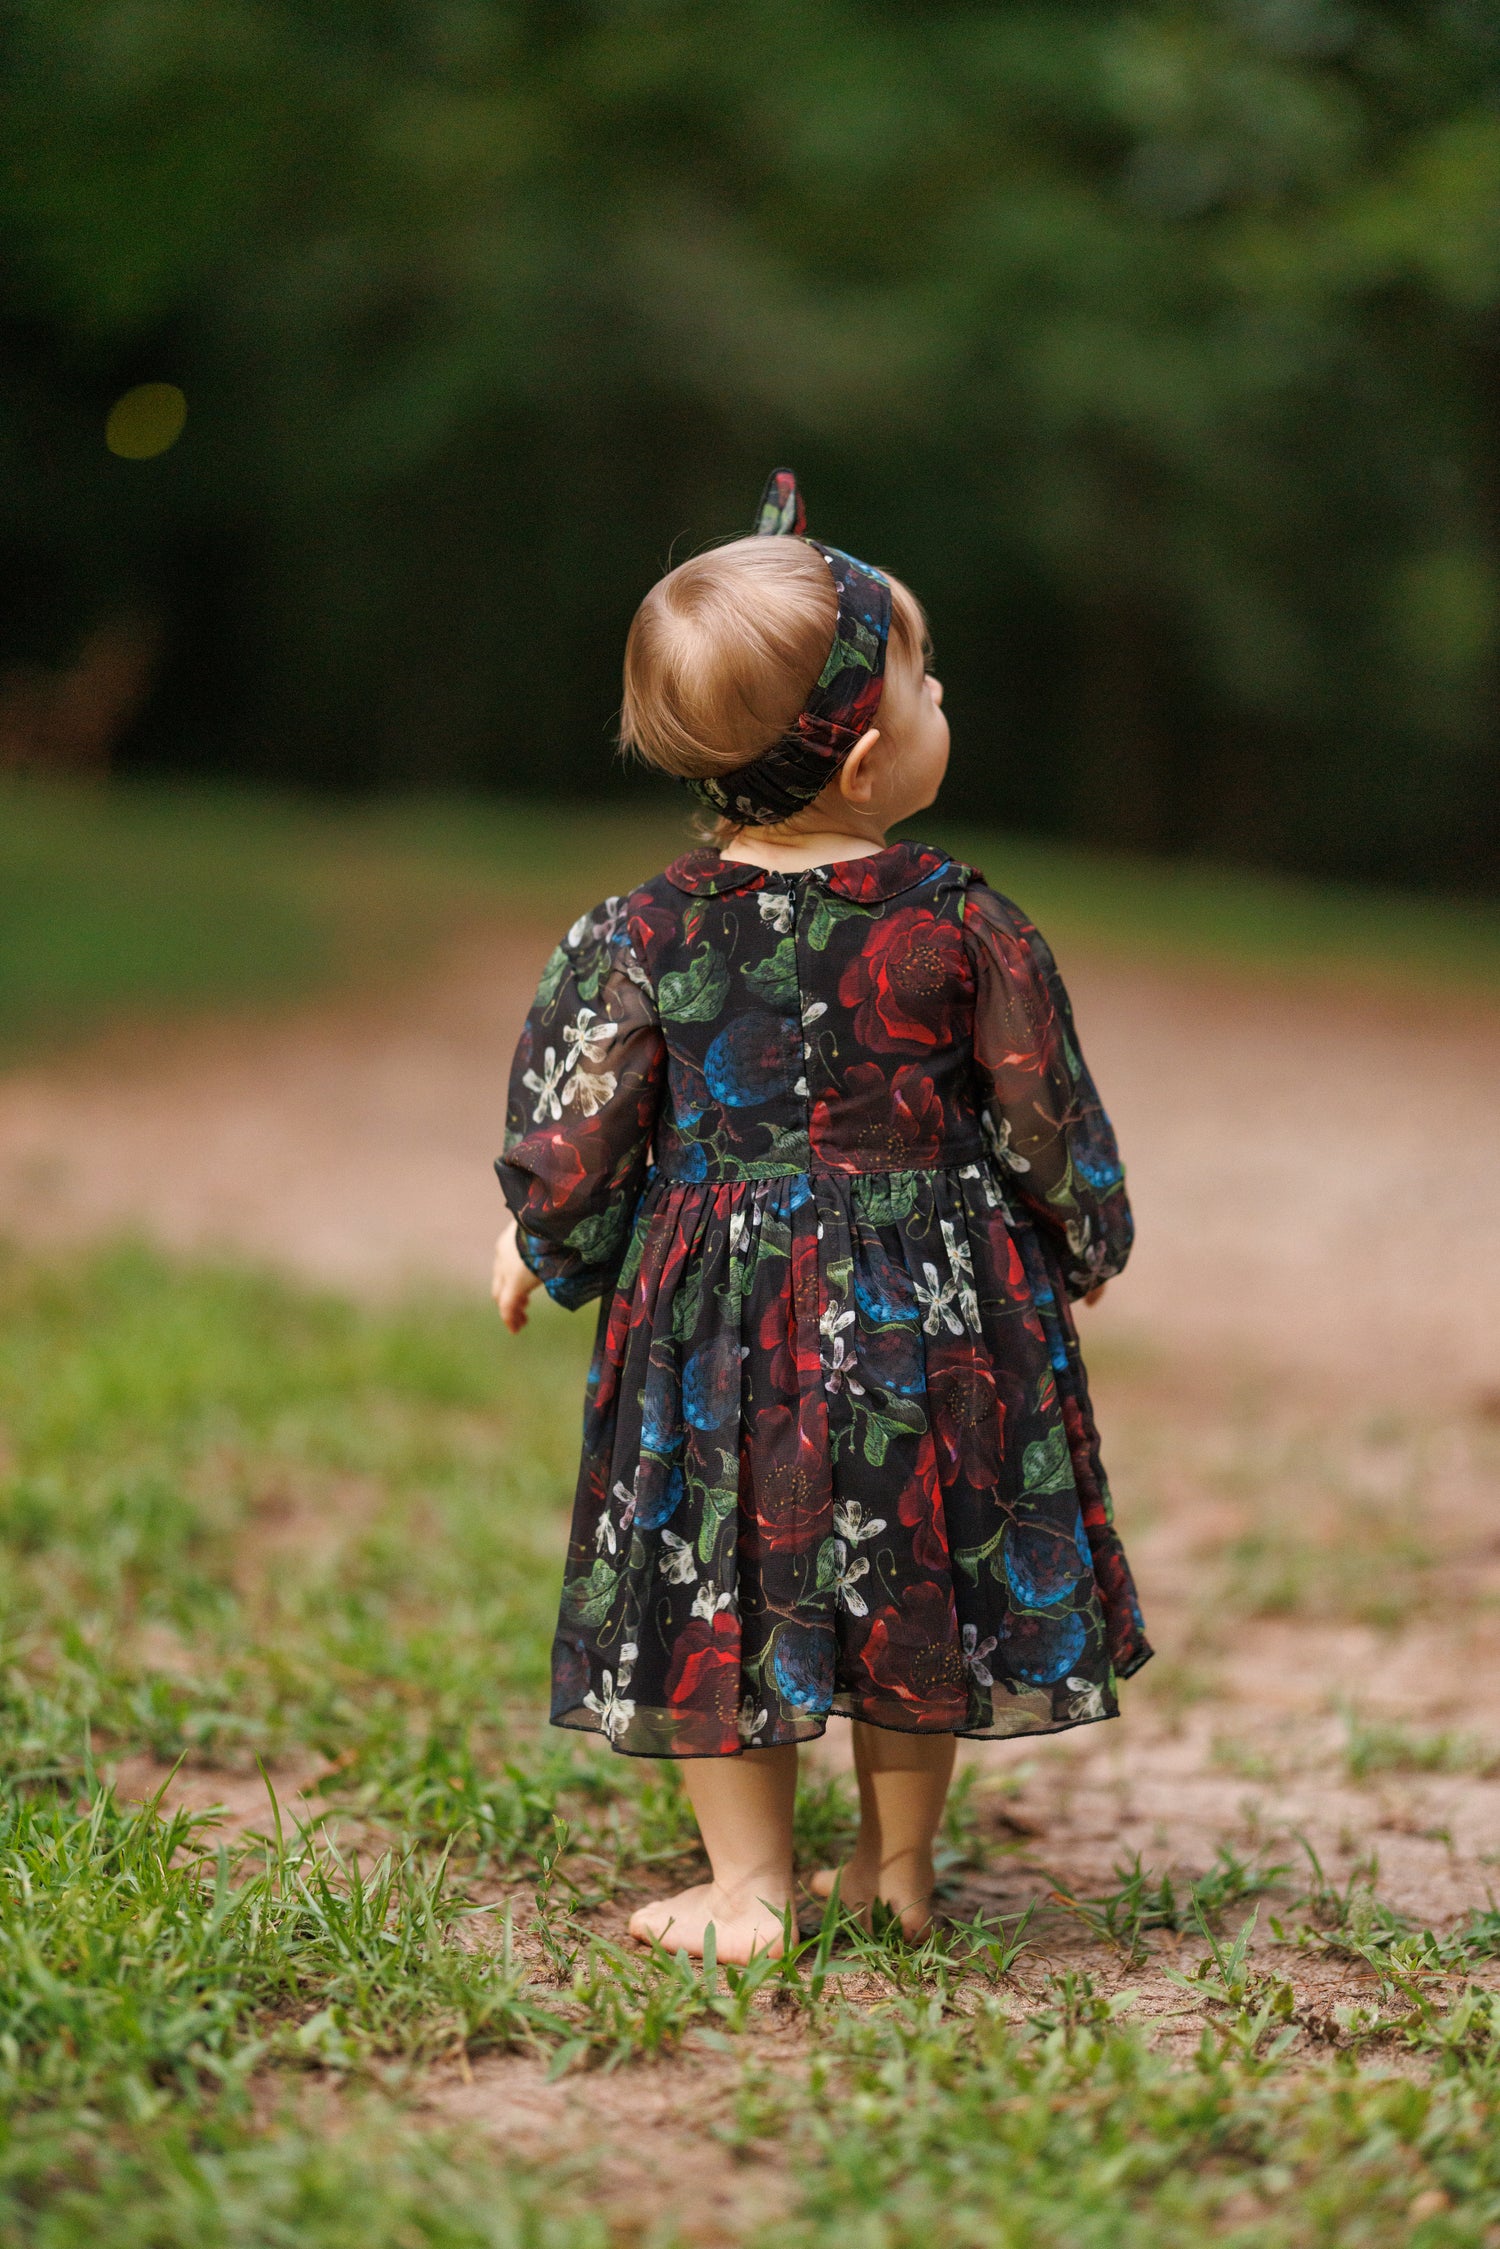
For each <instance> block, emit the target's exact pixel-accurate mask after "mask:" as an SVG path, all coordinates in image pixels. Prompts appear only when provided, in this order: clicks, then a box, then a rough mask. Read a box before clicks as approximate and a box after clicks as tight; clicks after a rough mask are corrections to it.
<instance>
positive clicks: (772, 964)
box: [740, 937, 797, 1007]
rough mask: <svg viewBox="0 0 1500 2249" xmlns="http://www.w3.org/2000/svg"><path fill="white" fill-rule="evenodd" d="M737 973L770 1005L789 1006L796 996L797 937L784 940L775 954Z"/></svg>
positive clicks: (784, 938) (754, 962) (752, 963)
mask: <svg viewBox="0 0 1500 2249" xmlns="http://www.w3.org/2000/svg"><path fill="white" fill-rule="evenodd" d="M740 974H741V975H742V976H743V977H744V979H745V982H746V983H747V984H748V985H749V986H750V988H751V990H752V991H754V992H758V993H759V995H760V997H761V998H762V999H763V1000H766V1001H768V1002H769V1003H770V1004H771V1005H772V1006H774V1007H782V1006H790V1005H791V1004H792V1003H793V1002H794V1001H795V1000H796V997H797V940H796V938H795V937H783V938H782V940H781V943H780V944H779V945H778V946H777V948H776V950H775V952H774V953H770V954H768V955H767V956H766V958H765V959H764V960H759V961H752V962H751V963H750V964H749V965H748V966H747V967H745V968H742V969H741V970H740Z"/></svg>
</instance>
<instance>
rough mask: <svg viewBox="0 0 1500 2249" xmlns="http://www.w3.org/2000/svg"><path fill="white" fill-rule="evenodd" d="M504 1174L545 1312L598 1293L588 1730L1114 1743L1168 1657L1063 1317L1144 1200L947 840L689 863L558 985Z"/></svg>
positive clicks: (638, 897) (586, 1483)
mask: <svg viewBox="0 0 1500 2249" xmlns="http://www.w3.org/2000/svg"><path fill="white" fill-rule="evenodd" d="M499 1170H500V1175H501V1179H502V1183H503V1185H504V1188H505V1192H506V1195H507V1197H508V1199H509V1201H510V1203H511V1206H512V1208H513V1209H514V1211H515V1213H516V1217H517V1220H518V1224H519V1229H520V1239H521V1243H522V1248H523V1254H524V1255H525V1256H526V1258H527V1259H528V1261H529V1262H530V1263H531V1264H532V1266H533V1267H534V1269H535V1270H536V1271H537V1272H538V1273H539V1274H540V1275H541V1277H542V1278H543V1279H544V1280H545V1281H546V1283H547V1286H548V1288H549V1290H550V1291H551V1293H552V1294H553V1295H554V1296H555V1297H557V1298H558V1299H559V1301H561V1302H563V1303H565V1304H579V1303H582V1302H584V1301H586V1300H587V1299H588V1298H590V1297H592V1296H602V1297H603V1298H604V1302H603V1305H602V1306H601V1314H600V1326H599V1334H598V1340H597V1344H596V1348H595V1353H594V1360H593V1366H592V1369H591V1373H590V1378H589V1388H588V1397H587V1404H586V1412H585V1428H584V1450H583V1463H582V1469H581V1473H580V1478H579V1486H578V1494H577V1500H576V1505H575V1510H574V1520H573V1528H572V1537H571V1541H570V1546H569V1555H568V1563H567V1572H566V1579H565V1585H564V1593H563V1603H562V1614H561V1618H560V1621H559V1627H558V1634H557V1639H556V1643H555V1648H554V1662H553V1690H554V1691H553V1718H554V1721H555V1722H556V1723H558V1724H560V1725H565V1726H575V1727H584V1728H589V1729H592V1730H597V1731H601V1732H603V1733H604V1734H605V1735H606V1736H607V1738H608V1739H609V1740H610V1741H611V1742H612V1743H613V1745H614V1746H615V1747H616V1748H619V1749H622V1750H625V1751H629V1752H635V1753H639V1754H647V1755H685V1756H694V1755H698V1756H702V1755H725V1754H733V1753H735V1752H736V1751H738V1750H739V1749H741V1748H743V1747H745V1746H750V1745H754V1746H761V1745H764V1744H767V1743H771V1742H782V1741H794V1740H799V1739H804V1738H807V1737H808V1736H809V1735H812V1734H816V1733H819V1732H821V1731H822V1729H823V1726H824V1724H825V1723H826V1720H827V1718H828V1717H829V1715H830V1714H839V1715H845V1716H853V1717H859V1718H862V1719H864V1720H866V1721H868V1722H870V1723H874V1724H879V1725H886V1726H892V1727H897V1728H902V1729H906V1730H912V1731H934V1732H951V1733H964V1734H974V1735H1007V1734H1017V1733H1025V1732H1039V1731H1046V1730H1050V1729H1052V1728H1056V1727H1060V1726H1068V1725H1076V1724H1079V1723H1083V1722H1086V1721H1088V1720H1091V1719H1096V1718H1103V1717H1108V1716H1111V1715H1113V1713H1114V1711H1115V1709H1116V1707H1117V1704H1116V1697H1115V1682H1116V1679H1117V1677H1119V1676H1121V1675H1124V1674H1126V1673H1128V1672H1130V1671H1132V1670H1134V1669H1136V1668H1137V1667H1138V1666H1139V1664H1141V1663H1142V1662H1144V1661H1145V1660H1146V1657H1147V1655H1148V1654H1149V1652H1150V1651H1149V1648H1148V1646H1147V1643H1146V1641H1145V1638H1144V1634H1143V1630H1142V1626H1141V1620H1140V1613H1139V1609H1138V1607H1137V1605H1136V1600H1135V1593H1134V1588H1133V1586H1132V1583H1131V1579H1130V1573H1129V1570H1128V1567H1127V1565H1126V1562H1125V1558H1124V1554H1123V1552H1122V1550H1121V1548H1120V1544H1119V1540H1118V1538H1117V1537H1116V1534H1115V1531H1114V1527H1113V1522H1112V1518H1111V1511H1110V1502H1109V1494H1108V1487H1107V1484H1106V1482H1105V1478H1104V1474H1103V1470H1102V1467H1101V1464H1100V1459H1099V1448H1098V1439H1097V1434H1096V1432H1095V1428H1094V1422H1093V1416H1092V1412H1091V1410H1090V1406H1089V1399H1088V1389H1087V1383H1086V1379H1085V1376H1084V1371H1083V1366H1082V1362H1081V1360H1080V1357H1079V1353H1078V1344H1077V1337H1076V1333H1075V1330H1074V1326H1073V1321H1072V1316H1071V1310H1070V1305H1069V1299H1070V1297H1073V1296H1077V1295H1079V1294H1082V1293H1084V1292H1085V1291H1086V1290H1088V1289H1089V1288H1091V1287H1093V1286H1094V1285H1096V1283H1097V1282H1098V1281H1100V1280H1103V1279H1106V1278H1108V1277H1109V1276H1110V1275H1112V1274H1113V1273H1115V1272H1118V1271H1119V1269H1120V1267H1121V1266H1122V1265H1123V1263H1124V1260H1125V1257H1126V1255H1127V1254H1128V1251H1129V1246H1130V1215H1129V1206H1128V1204H1127V1201H1126V1197H1125V1189H1124V1178H1123V1172H1122V1170H1121V1167H1120V1162H1119V1157H1118V1154H1117V1152H1116V1149H1115V1144H1114V1138H1113V1135H1112V1133H1111V1131H1110V1127H1109V1122H1108V1119H1107V1117H1106V1116H1105V1114H1104V1111H1103V1109H1102V1107H1101V1106H1100V1103H1099V1099H1098V1095H1097V1093H1096V1092H1095V1089H1094V1086H1093V1083H1092V1080H1091V1079H1090V1078H1089V1075H1088V1072H1087V1069H1086V1068H1085V1066H1084V1063H1083V1060H1082V1056H1081V1053H1080V1051H1079V1048H1078V1043H1077V1039H1076V1036H1075V1034H1074V1030H1073V1024H1072V1019H1071V1014H1070V1010H1069V1007H1068V1002H1067V997H1066V994H1065V992H1064V990H1063V987H1062V983H1061V980H1060V978H1059V977H1058V974H1057V970H1056V967H1055V965H1054V963H1053V961H1052V958H1051V955H1050V953H1049V952H1048V951H1047V948H1046V946H1045V945H1044V944H1043V942H1042V940H1041V939H1040V937H1039V936H1038V934H1037V932H1036V931H1035V930H1034V929H1033V928H1032V926H1031V924H1030V923H1029V922H1027V921H1026V919H1025V917H1024V916H1023V915H1022V914H1021V913H1020V912H1019V910H1018V909H1017V908H1015V907H1014V906H1012V905H1010V904H1009V903H1008V901H1006V900H1004V899H1002V898H1000V897H999V896H998V895H997V894H996V893H994V892H992V891H990V890H988V889H987V888H986V887H985V886H984V884H983V882H982V879H981V878H980V877H979V876H978V875H977V874H976V873H975V872H974V871H973V870H972V869H970V868H966V867H962V866H960V865H958V864H957V863H956V862H954V861H952V860H950V859H948V858H947V857H945V856H944V855H943V854H942V853H940V852H934V851H929V850H925V849H923V848H922V847H919V846H914V845H908V844H899V845H894V846H892V847H890V848H889V849H887V850H885V851H882V852H880V853H878V854H876V855H874V856H873V857H870V858H866V859H860V860H852V861H846V862H842V863H840V864H838V865H835V866H832V867H828V868H822V869H816V870H813V871H812V872H811V873H810V874H807V875H801V876H797V877H790V878H789V877H786V876H776V875H770V874H767V873H765V872H764V871H763V870H760V869H756V868H751V867H747V866H743V865H737V864H735V863H733V862H730V861H725V860H723V859H721V858H720V856H719V854H718V853H717V852H712V851H706V852H695V853H690V854H689V855H688V856H687V857H686V858H684V859H682V860H679V861H678V862H677V863H676V864H675V865H674V866H673V867H671V868H669V869H668V870H667V872H666V874H665V875H663V876H661V877H658V878H657V879H656V880H655V881H654V882H652V883H648V884H646V885H644V886H643V887H642V888H641V889H640V890H638V891H636V892H633V893H632V894H631V896H630V898H629V899H627V900H623V901H622V900H610V901H607V902H606V904H605V905H604V906H602V907H600V908H599V909H597V911H595V912H594V913H592V914H589V915H585V916H584V917H583V918H582V919H581V920H580V921H579V922H578V923H576V924H575V925H574V928H573V929H572V930H570V931H569V933H568V937H567V939H566V940H565V942H564V944H563V945H562V946H561V947H560V948H559V949H558V952H557V953H556V954H555V955H554V956H553V959H552V961H551V962H550V963H549V964H548V968H547V970H546V972H545V974H544V976H543V980H542V985H541V989H540V990H539V992H538V995H537V1001H536V1004H535V1006H534V1008H533V1009H532V1012H531V1016H530V1018H529V1019H528V1023H527V1027H526V1030H525V1032H524V1034H523V1037H522V1040H521V1044H520V1047H519V1049H518V1051H517V1056H516V1063H515V1068H514V1071H513V1073H512V1081H511V1100H510V1109H509V1117H508V1131H507V1148H506V1154H505V1156H504V1157H503V1158H502V1160H501V1163H500V1165H499Z"/></svg>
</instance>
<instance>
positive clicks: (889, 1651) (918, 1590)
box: [856, 1579, 969, 1728]
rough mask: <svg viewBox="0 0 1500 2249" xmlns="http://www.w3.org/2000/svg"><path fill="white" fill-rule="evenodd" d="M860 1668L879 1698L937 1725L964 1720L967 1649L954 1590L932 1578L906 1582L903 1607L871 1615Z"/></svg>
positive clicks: (905, 1715)
mask: <svg viewBox="0 0 1500 2249" xmlns="http://www.w3.org/2000/svg"><path fill="white" fill-rule="evenodd" d="M856 1661H857V1668H858V1669H860V1670H863V1671H865V1672H867V1673H868V1675H869V1679H870V1682H871V1684H872V1686H873V1687H874V1688H875V1690H876V1694H875V1698H874V1699H875V1700H876V1701H877V1702H878V1701H880V1700H886V1701H889V1702H893V1703H895V1704H897V1705H898V1706H899V1707H900V1710H901V1715H902V1717H903V1718H904V1719H905V1721H906V1722H907V1723H908V1724H909V1723H910V1721H911V1718H912V1717H920V1718H921V1720H922V1721H923V1722H924V1723H926V1724H930V1725H932V1726H934V1727H939V1728H941V1727H944V1726H947V1727H950V1728H951V1727H952V1726H954V1725H960V1724H962V1722H963V1719H964V1716H965V1715H966V1713H967V1710H968V1699H969V1698H968V1688H967V1679H966V1673H965V1668H964V1659H963V1650H962V1647H961V1645H960V1642H959V1636H958V1618H957V1616H956V1615H955V1613H954V1608H953V1595H952V1592H951V1591H950V1590H949V1589H948V1588H947V1587H946V1586H943V1585H934V1584H933V1583H932V1582H931V1580H930V1579H919V1580H918V1581H916V1582H915V1583H914V1584H912V1585H909V1586H907V1588H906V1589H905V1592H904V1594H903V1596H902V1599H901V1602H900V1604H899V1605H898V1606H896V1607H893V1608H888V1609H882V1610H881V1611H880V1613H879V1615H877V1616H875V1617H872V1618H871V1620H870V1629H869V1632H868V1633H867V1634H866V1636H865V1642H864V1645H863V1647H862V1648H861V1649H860V1651H859V1655H858V1658H857V1659H856Z"/></svg>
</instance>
